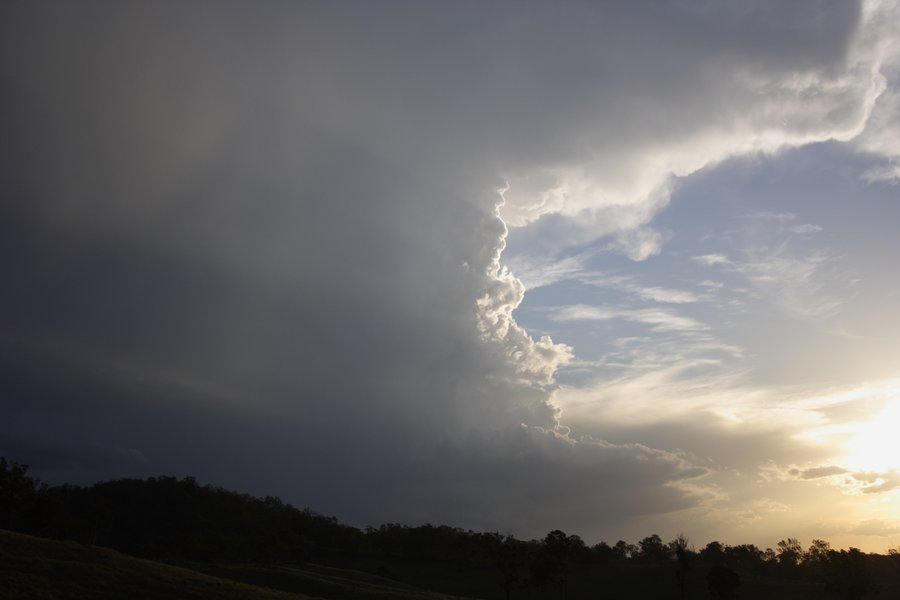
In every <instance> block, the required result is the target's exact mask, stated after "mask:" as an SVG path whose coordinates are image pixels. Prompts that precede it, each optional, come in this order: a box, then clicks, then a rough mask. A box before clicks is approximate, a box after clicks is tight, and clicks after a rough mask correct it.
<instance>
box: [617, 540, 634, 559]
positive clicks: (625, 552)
mask: <svg viewBox="0 0 900 600" xmlns="http://www.w3.org/2000/svg"><path fill="white" fill-rule="evenodd" d="M612 549H613V556H615V557H616V559H617V560H625V559H626V558H630V557H632V556H635V555H636V554H637V552H638V548H637V546H635V545H634V544H629V543H628V542H626V541H625V540H619V541H618V542H616V545H615V546H613V547H612Z"/></svg>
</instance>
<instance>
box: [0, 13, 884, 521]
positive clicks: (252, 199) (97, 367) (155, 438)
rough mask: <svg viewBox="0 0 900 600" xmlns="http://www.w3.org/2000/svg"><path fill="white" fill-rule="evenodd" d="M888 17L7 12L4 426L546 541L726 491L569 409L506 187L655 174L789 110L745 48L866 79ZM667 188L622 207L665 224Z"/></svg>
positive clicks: (54, 470)
mask: <svg viewBox="0 0 900 600" xmlns="http://www.w3.org/2000/svg"><path fill="white" fill-rule="evenodd" d="M801 9H802V10H801ZM811 15H813V16H815V18H811ZM859 15H860V13H859V6H858V5H857V4H855V3H851V2H836V3H821V2H812V3H802V4H801V3H797V4H792V5H791V6H790V7H783V6H782V4H781V3H759V4H756V5H755V8H754V9H753V10H745V9H739V10H737V11H734V10H725V9H723V8H721V7H720V6H719V5H717V4H703V3H699V4H696V5H694V4H681V3H679V4H676V3H661V4H658V5H655V6H653V7H652V9H651V8H650V5H646V4H638V3H622V4H621V5H614V4H603V5H599V6H595V5H592V4H589V3H569V4H565V5H563V6H558V5H555V4H554V5H552V6H551V5H550V4H547V5H536V4H530V5H527V6H521V5H519V4H500V3H491V4H485V3H471V4H458V3H447V4H443V5H439V6H438V5H431V4H429V5H425V4H422V3H391V4H384V3H366V2H363V3H321V4H317V3H304V4H302V5H296V4H291V3H284V4H280V3H271V4H265V5H262V6H260V5H250V4H244V3H235V4H227V3H226V4H221V3H191V4H181V3H164V2H159V3H136V2H135V3H130V2H122V3H102V2H85V3H78V4H63V3H60V4H56V3H42V2H29V3H7V4H5V5H4V6H3V7H2V8H0V22H2V25H0V39H2V42H0V45H2V46H0V56H2V58H0V69H2V77H0V159H2V160H0V182H2V186H3V187H2V194H3V203H2V206H0V217H2V218H0V232H2V234H3V235H2V236H0V250H2V254H0V264H2V269H3V272H4V273H5V274H6V284H5V291H4V294H3V295H2V298H0V309H2V315H0V327H2V333H3V336H2V342H0V344H2V347H0V351H2V353H3V357H4V363H3V364H4V366H3V371H2V373H3V387H2V390H0V394H2V396H0V401H2V406H3V411H4V416H5V417H6V418H5V419H4V420H3V424H2V425H0V434H2V437H0V450H2V451H4V452H9V453H10V454H13V455H14V456H12V457H11V458H14V459H20V460H22V461H24V462H31V463H32V464H33V466H34V467H35V469H36V471H37V472H38V474H40V473H41V472H44V473H47V474H51V475H52V476H54V477H58V478H75V479H77V478H81V479H83V480H89V479H91V478H101V477H109V476H120V475H123V474H128V473H133V474H152V473H159V472H174V473H176V474H189V473H190V474H195V475H197V476H198V477H200V478H201V479H202V480H206V481H211V482H214V483H217V484H222V485H228V486H233V487H236V488H239V489H242V490H247V491H251V492H254V493H261V494H262V493H277V494H280V495H283V496H285V497H286V498H287V499H288V500H290V501H292V502H295V503H301V504H303V503H309V504H311V505H313V506H314V507H315V508H317V509H319V510H322V511H325V512H333V513H336V514H338V515H340V516H341V517H344V518H349V519H353V520H354V521H356V522H367V523H375V522H377V521H380V520H384V519H386V518H393V519H397V520H413V519H420V520H429V519H430V520H445V521H448V522H462V523H461V524H464V525H466V524H478V525H479V526H483V527H490V526H491V524H492V523H495V522H498V520H503V519H507V520H508V522H507V523H505V524H506V525H508V526H509V527H516V528H528V532H529V533H537V532H539V530H540V529H541V528H546V527H550V526H558V524H560V523H565V526H567V527H568V526H570V527H573V528H575V527H579V526H580V524H583V523H595V524H596V523H603V522H604V519H614V518H618V517H619V516H622V515H637V514H651V513H658V512H664V511H671V510H676V509H679V508H684V507H687V506H691V505H692V504H695V503H696V502H697V501H698V500H697V498H696V497H695V496H694V495H692V493H689V492H687V491H686V489H687V488H685V487H681V486H680V485H679V484H680V483H681V482H684V481H687V480H693V479H695V478H697V477H698V476H701V475H702V474H703V473H704V471H703V470H697V469H696V468H695V467H692V466H691V465H689V464H688V463H687V462H685V460H684V459H683V458H680V457H679V456H677V455H674V454H671V453H668V452H663V451H659V450H652V449H650V448H646V447H644V446H637V445H629V444H621V445H612V444H608V443H600V442H590V441H574V440H571V439H567V438H566V437H565V435H563V434H562V433H560V431H562V430H558V429H557V417H558V415H557V411H556V409H555V408H554V405H553V402H552V375H553V372H554V370H555V368H556V366H557V365H558V364H560V363H561V362H564V361H565V360H566V357H567V356H568V350H567V349H566V348H564V347H561V346H557V345H554V344H552V342H550V341H549V340H548V339H547V340H541V341H539V342H534V341H533V340H531V338H529V337H528V336H527V335H526V334H525V332H524V331H523V330H521V328H519V327H518V325H516V323H515V321H514V320H513V319H512V316H511V314H512V310H513V309H514V308H515V306H516V305H517V304H518V302H519V300H520V299H521V294H522V292H523V290H522V286H521V284H519V282H518V281H516V280H515V279H514V278H512V277H511V276H509V275H507V274H504V273H503V272H502V271H498V263H497V261H498V258H499V254H500V252H501V251H502V248H503V243H504V242H503V240H504V236H505V225H504V223H503V222H502V221H501V220H500V218H499V217H498V216H497V214H496V213H495V207H496V205H497V203H498V201H499V200H500V197H499V195H498V194H497V191H496V190H497V189H499V188H501V187H503V186H504V184H505V182H508V183H509V184H510V185H511V186H513V187H512V188H511V192H514V191H515V190H516V189H517V188H515V187H514V186H516V185H517V184H518V185H519V188H518V189H528V185H532V184H533V185H537V184H534V183H533V182H532V184H529V183H527V182H525V181H524V179H527V178H524V177H523V176H521V174H523V173H527V172H529V170H531V169H537V170H541V169H545V170H546V169H549V170H550V171H552V170H553V169H556V168H557V167H559V166H560V165H564V164H569V163H572V164H581V163H590V164H591V165H593V166H595V167H596V168H597V171H598V175H597V177H598V180H604V178H608V179H609V181H610V182H611V183H609V186H610V189H617V190H625V191H633V188H634V185H635V184H634V181H635V180H637V179H638V177H637V176H638V175H640V174H641V173H642V172H643V171H642V170H641V168H639V167H638V166H635V165H638V163H640V161H641V160H642V158H641V157H643V156H644V154H645V153H646V152H647V151H648V150H653V149H657V148H662V150H660V152H662V151H668V150H667V149H669V150H670V149H671V148H678V147H679V144H686V143H688V142H690V141H691V140H693V139H695V138H694V136H695V134H696V132H697V131H700V132H701V134H702V135H700V134H698V135H699V138H697V139H700V140H702V141H703V143H706V142H708V141H709V140H710V139H712V138H715V140H713V141H716V140H719V141H721V140H720V139H719V138H721V139H723V140H725V141H724V142H723V144H725V145H726V146H727V143H728V140H729V139H730V138H728V135H726V134H723V133H722V131H726V132H727V131H731V130H732V128H733V126H734V122H732V121H731V120H733V119H735V118H736V117H734V115H736V114H741V115H742V118H741V119H738V121H739V123H738V127H737V128H738V129H740V128H741V127H745V126H746V127H750V128H751V129H752V128H754V127H757V126H758V125H759V123H758V122H757V121H754V119H757V120H758V121H759V122H763V121H766V120H767V119H770V118H774V117H772V116H771V115H770V114H769V112H768V111H770V108H769V107H768V106H760V105H759V104H758V103H759V102H761V100H759V99H760V98H763V97H764V96H763V95H758V96H752V95H748V94H747V92H748V88H747V86H746V85H744V84H743V83H740V82H739V83H734V82H733V81H731V80H729V79H728V78H727V77H725V75H726V74H730V73H733V72H735V71H740V72H741V73H744V74H748V77H749V76H751V75H752V76H753V77H756V79H753V81H754V82H756V83H754V84H753V85H756V84H757V83H759V82H761V83H759V85H761V86H763V87H765V86H774V87H776V88H777V87H778V85H780V83H779V82H781V81H782V79H783V78H788V79H790V77H792V76H793V75H795V74H796V73H805V74H807V75H809V76H810V77H811V78H813V79H816V78H824V79H827V78H828V77H830V76H832V75H833V76H834V77H840V76H842V71H841V65H842V64H843V62H844V59H845V58H846V56H847V53H848V52H849V50H848V45H849V44H850V41H851V40H852V39H853V36H854V33H855V32H856V27H857V25H858V23H859ZM701 33H703V34H704V35H701ZM707 33H708V34H709V35H705V34H707ZM751 78H752V77H751ZM757 80H758V81H757ZM748 85H749V84H748ZM810 85H811V86H812V87H813V88H814V87H815V86H814V85H813V84H810ZM742 86H743V87H742ZM750 89H751V90H753V89H756V88H753V87H752V86H751V87H750ZM756 91H759V90H756ZM870 91H871V90H867V89H866V90H863V92H860V93H859V94H856V95H854V94H852V93H850V92H848V91H846V90H838V91H837V92H836V93H835V95H834V97H831V96H828V94H825V100H823V101H822V106H823V107H824V108H823V110H825V109H828V110H829V112H828V114H829V115H830V117H829V119H831V120H826V121H825V122H818V121H815V120H814V119H812V118H811V119H810V121H809V122H802V123H800V124H798V125H797V126H796V129H794V130H791V131H788V132H787V133H784V134H783V138H782V137H778V139H777V140H776V142H773V144H774V146H773V147H777V146H778V144H780V143H791V141H792V140H793V141H796V140H798V139H806V137H804V136H812V137H815V136H819V137H822V138H827V137H828V136H830V135H838V134H841V133H842V132H846V131H848V130H850V129H852V128H853V127H855V124H856V123H857V122H858V121H859V120H860V118H861V116H860V115H863V113H864V111H863V110H862V109H861V108H859V107H860V105H861V104H862V102H863V100H864V99H865V97H867V96H866V94H868V93H870ZM780 93H783V94H787V95H790V93H789V91H784V90H781V92H780ZM841 94H844V95H843V96H842V95H841ZM763 104H765V103H763ZM803 106H804V110H808V111H809V112H810V114H811V115H813V116H815V115H818V114H819V113H817V112H816V106H818V105H812V104H811V103H806V104H804V105H803ZM722 107H724V108H722ZM747 108H749V109H754V110H757V112H758V113H759V114H758V115H756V116H754V115H753V114H751V115H750V116H749V117H747V118H748V119H749V120H750V122H749V125H747V124H746V123H745V122H744V120H743V114H742V111H744V109H747ZM751 112H752V111H751ZM772 114H773V115H775V117H780V113H778V112H777V111H774V112H773V113H772ZM760 115H761V116H760ZM713 116H717V118H718V119H720V120H724V121H725V125H721V124H717V122H716V119H715V118H711V117H713ZM813 121H815V122H813ZM834 132H837V133H834ZM779 135H782V134H779ZM716 136H719V137H716ZM766 143H768V142H766ZM714 145H715V144H713V146H714ZM739 150H740V149H738V150H735V151H739ZM716 152H719V154H716V153H714V152H712V151H709V152H707V153H706V154H702V155H699V158H697V159H696V160H695V162H697V161H699V162H698V164H699V163H702V162H704V161H706V160H709V159H710V157H712V158H717V157H720V154H721V153H722V152H725V153H726V154H727V152H728V151H727V150H726V151H721V150H716ZM664 162H665V161H664ZM673 164H674V163H673ZM691 164H694V163H691ZM666 165H668V163H666ZM668 168H670V166H666V167H665V168H664V169H663V170H664V171H665V169H668ZM654 173H655V172H654ZM661 173H662V171H661ZM669 174H670V173H669V172H668V171H665V173H663V174H662V175H659V174H656V175H654V176H658V177H659V178H660V180H659V181H662V179H663V178H664V177H668V175H669ZM554 177H556V176H555V175H554V176H551V177H550V179H549V181H550V183H549V184H548V185H550V186H551V187H552V186H553V185H556V183H558V181H557V179H554ZM517 178H520V179H523V181H522V182H521V183H520V182H519V181H518V179H517ZM653 181H654V182H655V180H653ZM538 187H540V186H538ZM545 187H546V186H545ZM651 187H652V186H651ZM535 189H538V188H535ZM538 191H540V190H538ZM645 196H646V195H644V196H642V195H640V194H638V195H636V196H635V198H634V200H633V203H634V204H635V205H636V206H637V209H635V210H637V213H638V214H639V216H638V217H628V218H624V217H622V218H620V217H619V216H616V215H619V214H620V212H621V211H622V210H625V209H622V208H621V207H620V208H619V209H617V210H618V211H619V212H612V213H609V214H610V215H612V217H615V219H618V220H617V221H616V223H618V222H619V221H621V222H623V223H626V222H629V223H630V222H639V221H640V220H641V219H646V218H647V216H648V215H652V212H653V210H655V208H654V207H658V206H659V202H660V201H659V200H658V199H656V200H653V199H649V200H648V198H649V196H646V197H645ZM510 198H512V196H510ZM518 198H519V200H518V201H515V202H513V201H512V200H510V202H511V206H513V205H516V204H517V202H518V203H519V204H520V205H521V206H519V208H521V207H522V206H526V205H528V204H529V202H531V200H533V199H528V198H524V199H523V197H522V196H521V193H520V196H519V197H518ZM572 202H574V204H573V206H574V207H575V208H574V209H572V210H571V211H569V212H570V213H572V214H575V213H577V208H578V202H576V201H572ZM513 208H515V206H513ZM517 210H518V209H517ZM521 210H522V211H523V212H522V215H525V216H522V217H521V218H522V219H523V220H525V221H527V220H528V219H529V218H532V217H533V216H534V215H532V213H531V212H529V210H530V209H527V206H526V208H521ZM560 210H562V209H560ZM566 210H568V209H566ZM566 210H562V212H564V213H565V212H566ZM591 210H593V208H591ZM597 210H600V209H597ZM604 214H605V213H604ZM529 215H530V216H529ZM520 216H521V215H520ZM615 219H614V220H615ZM597 222H599V221H598V220H596V219H595V220H594V221H593V223H594V225H596V224H597ZM617 226H618V225H615V226H614V225H609V226H607V225H602V226H597V227H599V229H598V230H597V231H594V234H595V235H600V234H601V233H603V232H604V231H606V230H611V228H612V229H614V228H615V227H617ZM604 227H605V228H606V229H604ZM92 449H93V450H92ZM17 454H22V456H17ZM101 456H102V457H107V458H108V457H113V458H115V460H112V459H110V460H106V459H105V458H103V459H101V458H100V457H101ZM60 457H66V460H62V459H61V458H60ZM116 457H119V458H116ZM120 458H121V460H120ZM129 461H131V462H129ZM67 465H68V467H67ZM69 467H70V468H69Z"/></svg>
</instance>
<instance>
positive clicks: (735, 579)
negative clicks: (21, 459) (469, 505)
mask: <svg viewBox="0 0 900 600" xmlns="http://www.w3.org/2000/svg"><path fill="white" fill-rule="evenodd" d="M27 471H28V467H27V466H26V465H22V464H19V463H16V462H12V461H7V460H6V459H5V458H0V529H9V530H13V531H18V532H21V533H27V534H31V535H37V536H41V537H48V538H54V539H65V540H74V541H78V542H81V543H85V544H92V545H99V546H105V547H109V548H114V549H116V550H119V551H122V552H126V553H128V554H132V555H134V556H140V557H145V558H150V559H155V560H165V561H195V562H225V561H237V562H256V563H280V562H303V561H311V560H312V561H314V560H325V559H341V558H344V559H350V558H360V557H368V558H372V559H376V560H381V561H384V562H385V564H387V563H390V561H392V560H393V561H396V560H401V561H402V560H405V561H417V562H427V563H433V564H437V563H440V564H444V565H447V566H449V567H450V568H454V569H457V570H458V571H462V570H463V569H471V568H481V569H485V568H490V569H493V570H494V571H495V573H496V581H497V585H498V586H499V587H500V588H501V589H502V592H503V594H504V595H505V597H506V599H507V600H511V598H512V597H513V596H514V595H515V594H516V593H517V592H518V591H520V590H524V589H552V590H555V591H556V592H558V594H559V597H560V598H561V599H562V600H565V598H566V595H567V589H568V585H569V579H570V572H571V570H572V569H573V568H574V567H579V568H583V567H584V566H586V565H595V566H598V567H599V566H601V565H606V566H610V567H615V566H616V565H619V566H623V567H624V566H629V565H630V566H635V567H636V566H643V567H655V568H657V569H659V570H660V572H662V571H667V572H670V573H671V576H672V582H673V584H674V585H675V586H677V589H678V591H679V593H680V596H681V597H682V598H684V597H686V592H687V585H688V581H689V579H690V577H689V576H690V575H692V574H695V573H697V572H699V571H700V570H702V571H703V572H704V573H705V580H706V583H707V586H708V589H709V593H710V595H711V596H712V597H713V598H721V599H728V598H732V597H735V594H736V593H737V590H738V588H739V587H740V585H741V582H742V580H743V581H747V580H748V579H749V580H784V581H805V582H809V583H810V584H811V585H816V586H820V587H822V588H823V589H824V590H826V591H828V592H830V593H831V595H832V596H833V597H838V598H845V599H853V598H863V597H865V596H866V595H867V594H870V593H872V592H873V591H875V589H876V582H877V581H879V580H884V579H886V578H896V579H897V580H900V554H898V552H897V551H896V550H891V551H890V552H889V553H888V554H887V555H879V554H867V553H864V552H862V551H860V550H858V549H856V548H850V549H848V550H837V549H833V548H831V546H830V545H829V543H828V542H826V541H824V540H813V541H812V543H811V545H810V546H809V547H808V548H806V549H804V548H803V547H802V545H801V544H800V542H799V541H798V540H796V539H794V538H787V539H785V540H782V541H780V542H778V544H777V545H776V547H775V548H774V549H773V548H766V549H764V550H763V549H760V548H758V547H756V546H755V545H753V544H740V545H734V546H732V545H726V544H722V543H720V542H718V541H713V542H710V543H708V544H707V545H706V546H704V547H703V548H701V549H699V550H698V549H695V548H694V547H693V546H691V545H690V543H689V541H688V540H687V538H686V537H685V536H683V535H679V536H677V537H676V538H675V539H674V540H671V541H669V542H666V541H664V540H663V539H662V538H661V537H660V536H659V535H656V534H653V535H650V536H647V537H645V538H644V539H642V540H640V541H639V542H638V543H637V544H631V543H628V542H626V541H624V540H619V541H617V542H615V543H614V544H608V543H607V542H604V541H601V542H599V543H597V544H594V545H588V544H586V543H585V542H584V541H583V540H582V539H581V538H580V537H579V536H577V535H568V534H566V533H565V532H563V531H560V530H553V531H551V532H549V533H548V534H547V535H546V536H545V537H544V538H542V539H540V540H529V541H525V540H519V539H517V538H515V537H513V536H511V535H503V534H500V533H496V532H475V531H471V530H464V529H460V528H455V527H449V526H446V525H440V526H434V525H430V524H429V525H422V526H416V527H411V526H407V525H402V524H399V523H388V524H384V525H381V526H380V527H377V528H376V527H369V528H366V529H365V530H360V529H358V528H355V527H352V526H349V525H345V524H342V523H339V522H338V520H337V519H335V518H333V517H327V516H323V515H320V514H317V513H315V512H312V511H310V510H309V509H298V508H295V507H294V506H292V505H290V504H287V503H284V502H282V501H281V500H280V499H278V498H275V497H271V496H267V497H265V498H258V497H253V496H250V495H247V494H240V493H237V492H233V491H229V490H226V489H223V488H220V487H213V486H208V485H200V484H199V483H197V481H196V480H194V479H193V478H191V477H186V478H182V479H178V478H175V477H151V478H149V479H119V480H114V481H106V482H101V483H97V484H94V485H92V486H88V487H83V486H75V485H58V486H49V485H46V484H43V483H41V482H40V481H38V480H36V479H35V478H33V477H31V476H29V475H28V472H27ZM379 570H380V571H381V574H382V575H385V576H389V575H390V573H389V570H388V569H387V568H386V567H380V569H379Z"/></svg>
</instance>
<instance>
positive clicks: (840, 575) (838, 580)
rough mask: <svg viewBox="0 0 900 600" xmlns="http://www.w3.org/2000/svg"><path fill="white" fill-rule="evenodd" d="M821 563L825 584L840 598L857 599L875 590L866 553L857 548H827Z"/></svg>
mask: <svg viewBox="0 0 900 600" xmlns="http://www.w3.org/2000/svg"><path fill="white" fill-rule="evenodd" d="M823 564H824V567H825V569H824V570H825V585H826V586H827V587H828V589H829V590H830V591H831V592H832V593H833V594H835V595H836V596H837V597H838V598H840V599H841V600H859V599H860V598H864V597H866V596H868V595H869V594H871V593H872V592H873V591H875V582H874V581H873V580H872V576H871V574H870V573H869V569H868V566H867V564H866V555H865V554H864V553H863V552H861V551H860V550H859V549H857V548H850V549H849V550H841V551H837V550H829V551H828V558H827V559H826V560H825V561H824V563H823Z"/></svg>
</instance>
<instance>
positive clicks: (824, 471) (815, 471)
mask: <svg viewBox="0 0 900 600" xmlns="http://www.w3.org/2000/svg"><path fill="white" fill-rule="evenodd" d="M789 472H790V474H791V475H794V476H795V477H799V478H800V479H819V478H821V477H831V476H833V475H843V474H844V473H846V472H847V469H845V468H843V467H835V466H827V467H813V468H811V469H802V470H801V469H791V470H790V471H789Z"/></svg>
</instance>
